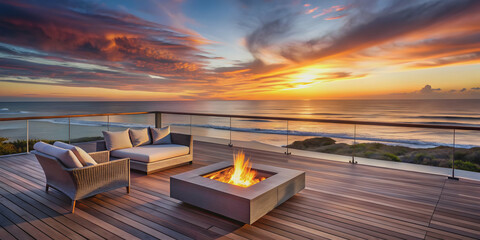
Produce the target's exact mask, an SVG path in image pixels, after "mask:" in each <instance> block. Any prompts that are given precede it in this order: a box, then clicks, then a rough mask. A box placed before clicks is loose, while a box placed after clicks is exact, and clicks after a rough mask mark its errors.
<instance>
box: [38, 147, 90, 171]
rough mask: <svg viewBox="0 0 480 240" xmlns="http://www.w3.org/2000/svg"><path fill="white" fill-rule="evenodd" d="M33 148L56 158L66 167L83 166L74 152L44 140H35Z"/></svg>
mask: <svg viewBox="0 0 480 240" xmlns="http://www.w3.org/2000/svg"><path fill="white" fill-rule="evenodd" d="M33 149H35V150H37V151H39V152H41V153H44V154H47V155H50V156H53V157H56V158H58V159H59V160H60V161H61V162H62V163H63V164H64V165H65V166H66V167H67V168H81V167H83V165H82V163H81V162H80V160H78V158H77V157H76V156H75V154H74V153H73V152H72V151H70V150H68V149H64V148H59V147H56V146H53V145H50V144H47V143H44V142H37V143H35V145H33Z"/></svg>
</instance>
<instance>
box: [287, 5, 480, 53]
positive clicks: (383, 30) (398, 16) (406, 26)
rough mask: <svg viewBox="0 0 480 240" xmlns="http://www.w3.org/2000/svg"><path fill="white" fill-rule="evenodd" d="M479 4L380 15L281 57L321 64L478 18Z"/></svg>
mask: <svg viewBox="0 0 480 240" xmlns="http://www.w3.org/2000/svg"><path fill="white" fill-rule="evenodd" d="M479 10H480V1H476V0H458V1H443V0H442V1H440V0H437V1H430V2H424V3H422V4H417V5H412V6H409V7H407V8H404V9H400V10H398V8H392V9H391V10H390V11H387V10H385V11H381V12H379V13H378V14H376V15H375V16H374V17H372V18H371V19H370V20H368V21H362V20H361V19H359V21H358V22H359V23H358V24H354V21H353V20H351V21H350V24H351V25H350V26H348V25H347V27H346V28H344V29H341V30H340V31H339V33H338V34H335V33H332V34H333V36H331V35H327V36H325V37H321V38H318V39H313V40H310V41H308V42H305V43H299V44H297V45H296V46H294V47H287V48H284V49H283V51H282V56H284V57H285V58H288V59H291V60H292V61H296V62H299V61H305V60H317V61H318V60H322V59H326V58H329V57H333V56H337V55H340V54H347V53H351V52H353V51H359V50H362V49H366V48H369V47H372V46H375V45H379V44H382V43H385V42H387V41H391V40H393V39H395V38H398V37H401V36H405V35H407V34H412V33H414V32H416V31H420V30H425V29H426V28H429V27H433V26H435V25H436V24H440V23H445V22H448V21H452V20H455V19H457V18H458V17H459V16H466V15H467V16H468V15H472V14H477V13H478V11H479Z"/></svg>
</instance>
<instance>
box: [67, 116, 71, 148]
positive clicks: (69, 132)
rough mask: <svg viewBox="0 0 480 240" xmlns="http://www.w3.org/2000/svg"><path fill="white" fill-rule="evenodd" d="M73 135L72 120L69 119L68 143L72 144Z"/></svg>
mask: <svg viewBox="0 0 480 240" xmlns="http://www.w3.org/2000/svg"><path fill="white" fill-rule="evenodd" d="M71 137H72V135H71V124H70V118H68V143H69V144H70V140H71V139H72V138H71Z"/></svg>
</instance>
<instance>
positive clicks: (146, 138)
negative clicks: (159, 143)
mask: <svg viewBox="0 0 480 240" xmlns="http://www.w3.org/2000/svg"><path fill="white" fill-rule="evenodd" d="M129 134H130V140H132V145H133V146H134V147H138V146H143V145H147V144H151V143H152V138H151V137H150V133H149V131H148V128H142V129H130V130H129Z"/></svg>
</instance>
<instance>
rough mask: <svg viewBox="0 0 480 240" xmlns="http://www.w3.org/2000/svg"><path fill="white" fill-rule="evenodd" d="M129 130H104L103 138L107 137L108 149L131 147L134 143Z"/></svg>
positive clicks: (106, 144)
mask: <svg viewBox="0 0 480 240" xmlns="http://www.w3.org/2000/svg"><path fill="white" fill-rule="evenodd" d="M128 130H129V129H127V130H125V131H120V132H108V131H102V133H103V138H104V139H105V146H106V147H107V149H108V150H110V151H112V150H116V149H122V148H131V147H133V146H132V143H131V142H130V135H129V134H128Z"/></svg>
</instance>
